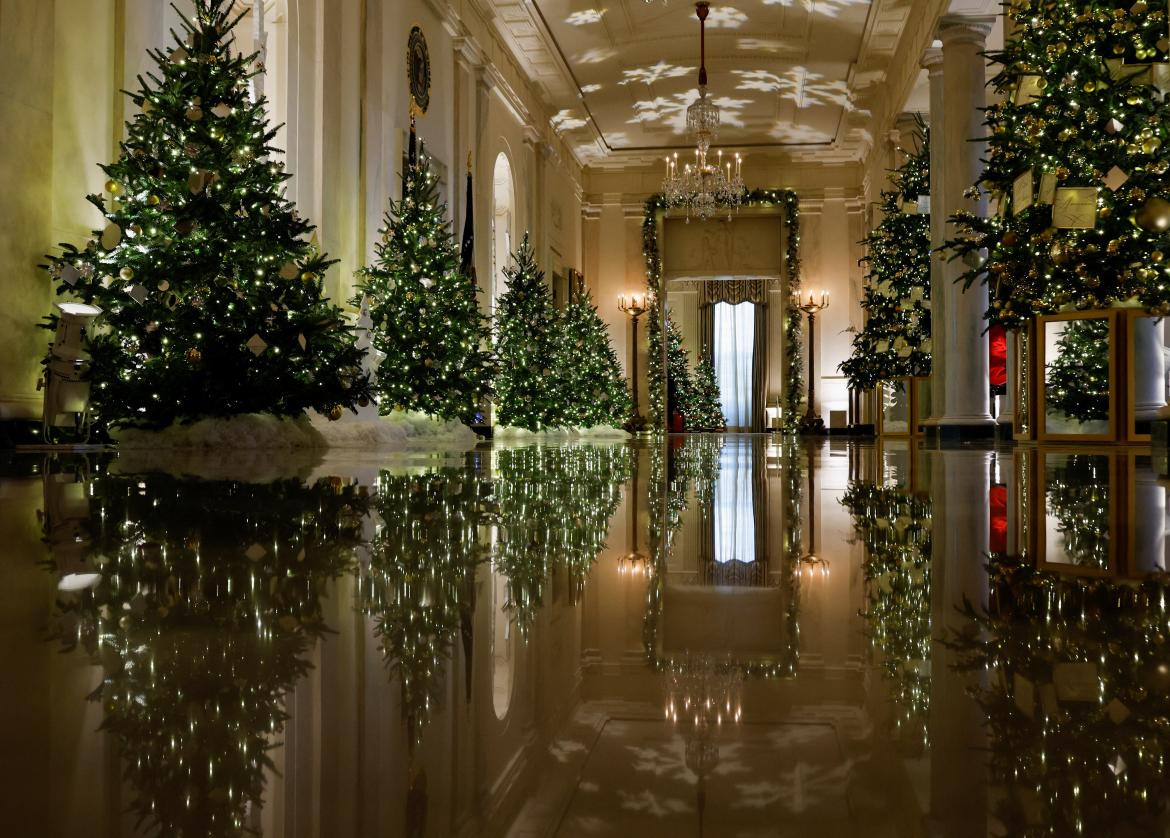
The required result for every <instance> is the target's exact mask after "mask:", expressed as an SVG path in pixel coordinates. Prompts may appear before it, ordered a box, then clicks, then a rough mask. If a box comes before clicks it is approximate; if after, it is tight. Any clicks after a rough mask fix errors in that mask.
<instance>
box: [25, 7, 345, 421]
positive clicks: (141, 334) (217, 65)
mask: <svg viewBox="0 0 1170 838" xmlns="http://www.w3.org/2000/svg"><path fill="white" fill-rule="evenodd" d="M231 8H232V4H231V3H230V2H228V0H196V2H195V10H196V15H195V18H194V20H187V19H184V21H183V29H184V32H185V33H186V37H185V39H184V40H180V39H179V38H178V37H177V36H176V44H175V46H174V48H173V49H172V50H171V51H170V52H169V53H163V52H161V51H154V52H152V53H151V56H152V57H153V58H154V59H155V61H156V62H157V64H158V69H157V71H156V73H153V74H151V75H150V77H149V79H150V80H149V82H148V81H147V80H145V79H142V78H141V77H140V79H139V81H140V83H141V88H140V89H139V92H137V93H133V94H130V98H131V100H132V101H133V103H134V104H135V105H136V106H137V107H138V108H139V109H140V113H138V114H137V115H136V116H135V117H134V119H133V120H131V121H130V122H129V123H127V126H126V128H127V136H126V139H125V141H123V142H122V143H121V154H120V156H119V157H118V159H117V160H116V161H115V162H113V163H111V164H109V165H106V166H103V167H102V168H103V170H104V171H105V173H106V174H107V175H108V177H109V180H108V181H107V182H106V185H105V190H106V194H105V195H90V196H89V201H90V203H92V204H93V205H94V206H95V207H96V208H97V209H98V210H99V211H100V212H101V214H102V216H103V217H104V219H105V226H104V228H103V229H101V230H98V231H96V232H95V233H94V235H93V238H91V239H90V240H89V241H88V242H87V243H86V244H85V245H84V246H83V247H81V248H78V247H76V246H74V245H70V244H63V245H62V247H63V252H62V253H61V254H60V255H59V256H55V257H49V263H48V266H47V267H48V270H49V273H50V275H51V276H52V278H53V280H54V281H55V283H56V286H57V293H58V294H61V295H68V296H69V297H71V298H72V299H75V300H80V301H83V302H85V303H90V304H93V305H95V306H97V307H99V308H100V309H101V310H102V314H101V315H100V316H99V317H98V318H97V320H96V321H95V328H94V330H93V334H92V335H91V336H90V339H89V351H90V352H91V354H92V358H93V360H92V365H91V367H90V379H91V381H92V383H93V392H92V407H93V411H94V415H95V418H96V419H97V421H99V422H104V423H106V424H109V425H119V424H120V425H137V426H143V427H162V426H166V425H169V424H171V423H173V422H176V421H190V420H194V419H197V418H202V417H209V416H231V415H235V414H241V413H253V412H260V413H274V414H277V415H284V416H293V415H297V414H299V413H301V412H302V411H303V410H305V409H306V408H315V409H316V410H319V411H321V412H323V413H326V414H329V415H330V416H331V417H332V418H340V416H341V412H342V409H343V408H344V407H352V406H353V405H354V404H355V403H356V402H358V401H360V400H362V399H365V398H366V397H367V396H368V388H367V385H366V383H365V377H364V376H363V375H362V373H361V354H360V353H359V351H358V350H357V349H356V348H355V347H354V335H353V332H352V331H351V330H350V329H349V328H348V326H347V325H346V322H345V319H344V316H343V313H342V311H341V309H339V308H338V307H337V306H335V305H333V304H331V303H330V302H329V300H328V299H327V298H326V297H325V296H324V293H323V285H322V277H321V275H322V273H323V271H324V270H325V269H326V268H327V267H328V266H329V265H330V264H331V263H330V262H329V261H328V260H326V259H325V257H324V256H323V255H322V254H321V253H320V252H318V249H317V248H316V247H315V246H314V245H313V244H312V243H311V241H310V234H311V233H312V231H313V227H312V226H311V225H310V224H309V223H308V222H306V221H304V220H303V219H301V218H300V217H299V216H298V215H297V213H296V211H295V210H294V208H293V206H292V204H290V203H289V202H288V201H287V200H285V197H284V189H283V184H284V182H285V180H287V178H288V175H287V174H285V173H284V171H283V169H282V168H281V166H280V164H279V163H278V162H277V161H276V160H275V159H273V157H272V155H273V154H274V153H275V151H276V150H275V149H273V148H272V147H271V146H270V145H269V143H271V141H272V139H273V137H274V135H275V132H274V131H273V130H272V129H270V128H269V127H268V126H267V123H266V120H265V103H264V101H263V100H262V99H261V100H260V101H256V102H253V101H252V100H251V99H250V98H249V82H250V80H251V78H252V76H253V74H254V73H255V72H256V70H255V65H254V63H253V57H252V56H247V57H239V56H237V55H236V54H235V53H234V49H233V40H232V37H231V33H232V27H233V25H234V23H235V20H234V19H233V18H232V17H231V16H230V15H231V14H232V13H231ZM49 321H50V322H49V324H48V325H49V327H50V328H55V326H56V317H55V316H54V317H50V318H49Z"/></svg>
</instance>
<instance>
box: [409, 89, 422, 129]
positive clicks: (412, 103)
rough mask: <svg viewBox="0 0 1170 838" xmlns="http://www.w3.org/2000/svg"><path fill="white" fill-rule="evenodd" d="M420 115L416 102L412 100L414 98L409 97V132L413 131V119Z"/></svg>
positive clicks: (420, 111)
mask: <svg viewBox="0 0 1170 838" xmlns="http://www.w3.org/2000/svg"><path fill="white" fill-rule="evenodd" d="M420 113H422V110H421V109H420V108H419V106H418V102H416V101H415V100H414V96H411V97H410V130H411V131H413V130H414V121H415V119H417V118H418V115H419V114H420Z"/></svg>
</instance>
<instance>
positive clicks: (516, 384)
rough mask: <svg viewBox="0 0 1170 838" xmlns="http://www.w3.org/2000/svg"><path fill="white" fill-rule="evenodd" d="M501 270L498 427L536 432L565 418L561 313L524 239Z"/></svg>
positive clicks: (497, 326) (498, 324)
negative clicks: (504, 280) (504, 286)
mask: <svg viewBox="0 0 1170 838" xmlns="http://www.w3.org/2000/svg"><path fill="white" fill-rule="evenodd" d="M513 258H514V260H515V264H514V265H513V266H511V267H509V268H507V269H506V270H505V271H504V274H505V276H507V278H508V290H507V291H505V292H504V294H503V296H501V297H500V300H499V302H498V303H497V306H496V354H497V356H498V358H499V364H500V371H499V375H498V376H497V377H496V394H497V395H496V405H497V407H498V408H499V414H498V419H499V422H500V424H501V425H509V426H511V427H516V428H526V429H527V430H530V431H539V430H542V429H547V428H556V427H560V426H563V425H565V424H566V423H567V422H568V421H570V419H569V415H568V411H567V405H566V397H565V393H564V392H563V390H562V387H561V383H560V382H561V370H559V369H558V368H557V362H558V360H559V358H560V354H561V353H560V348H559V346H560V343H561V324H560V314H559V313H558V312H557V310H556V308H555V307H554V306H553V304H552V297H551V296H550V295H549V292H548V287H547V286H546V285H545V284H544V272H543V271H542V270H540V269H539V268H538V267H537V266H536V254H535V253H533V252H532V245H531V244H529V242H528V234H527V233H525V234H524V238H523V240H521V242H520V248H519V250H517V251H516V253H515V254H514V257H513Z"/></svg>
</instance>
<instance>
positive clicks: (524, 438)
mask: <svg viewBox="0 0 1170 838" xmlns="http://www.w3.org/2000/svg"><path fill="white" fill-rule="evenodd" d="M492 438H493V439H497V440H500V441H501V442H529V441H530V442H562V441H563V442H569V441H571V440H574V439H598V440H606V439H612V440H627V439H629V438H630V434H629V433H628V432H626V431H623V430H622V429H621V428H615V427H613V426H612V425H597V426H596V427H592V428H549V429H548V430H545V431H530V430H527V429H525V428H513V427H510V426H508V425H497V426H496V429H495V431H494V432H493V434H492Z"/></svg>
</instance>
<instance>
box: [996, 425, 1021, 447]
mask: <svg viewBox="0 0 1170 838" xmlns="http://www.w3.org/2000/svg"><path fill="white" fill-rule="evenodd" d="M995 441H996V442H1007V443H1010V444H1012V445H1015V443H1016V426H1015V423H1013V422H999V423H998V424H996V426H995Z"/></svg>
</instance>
